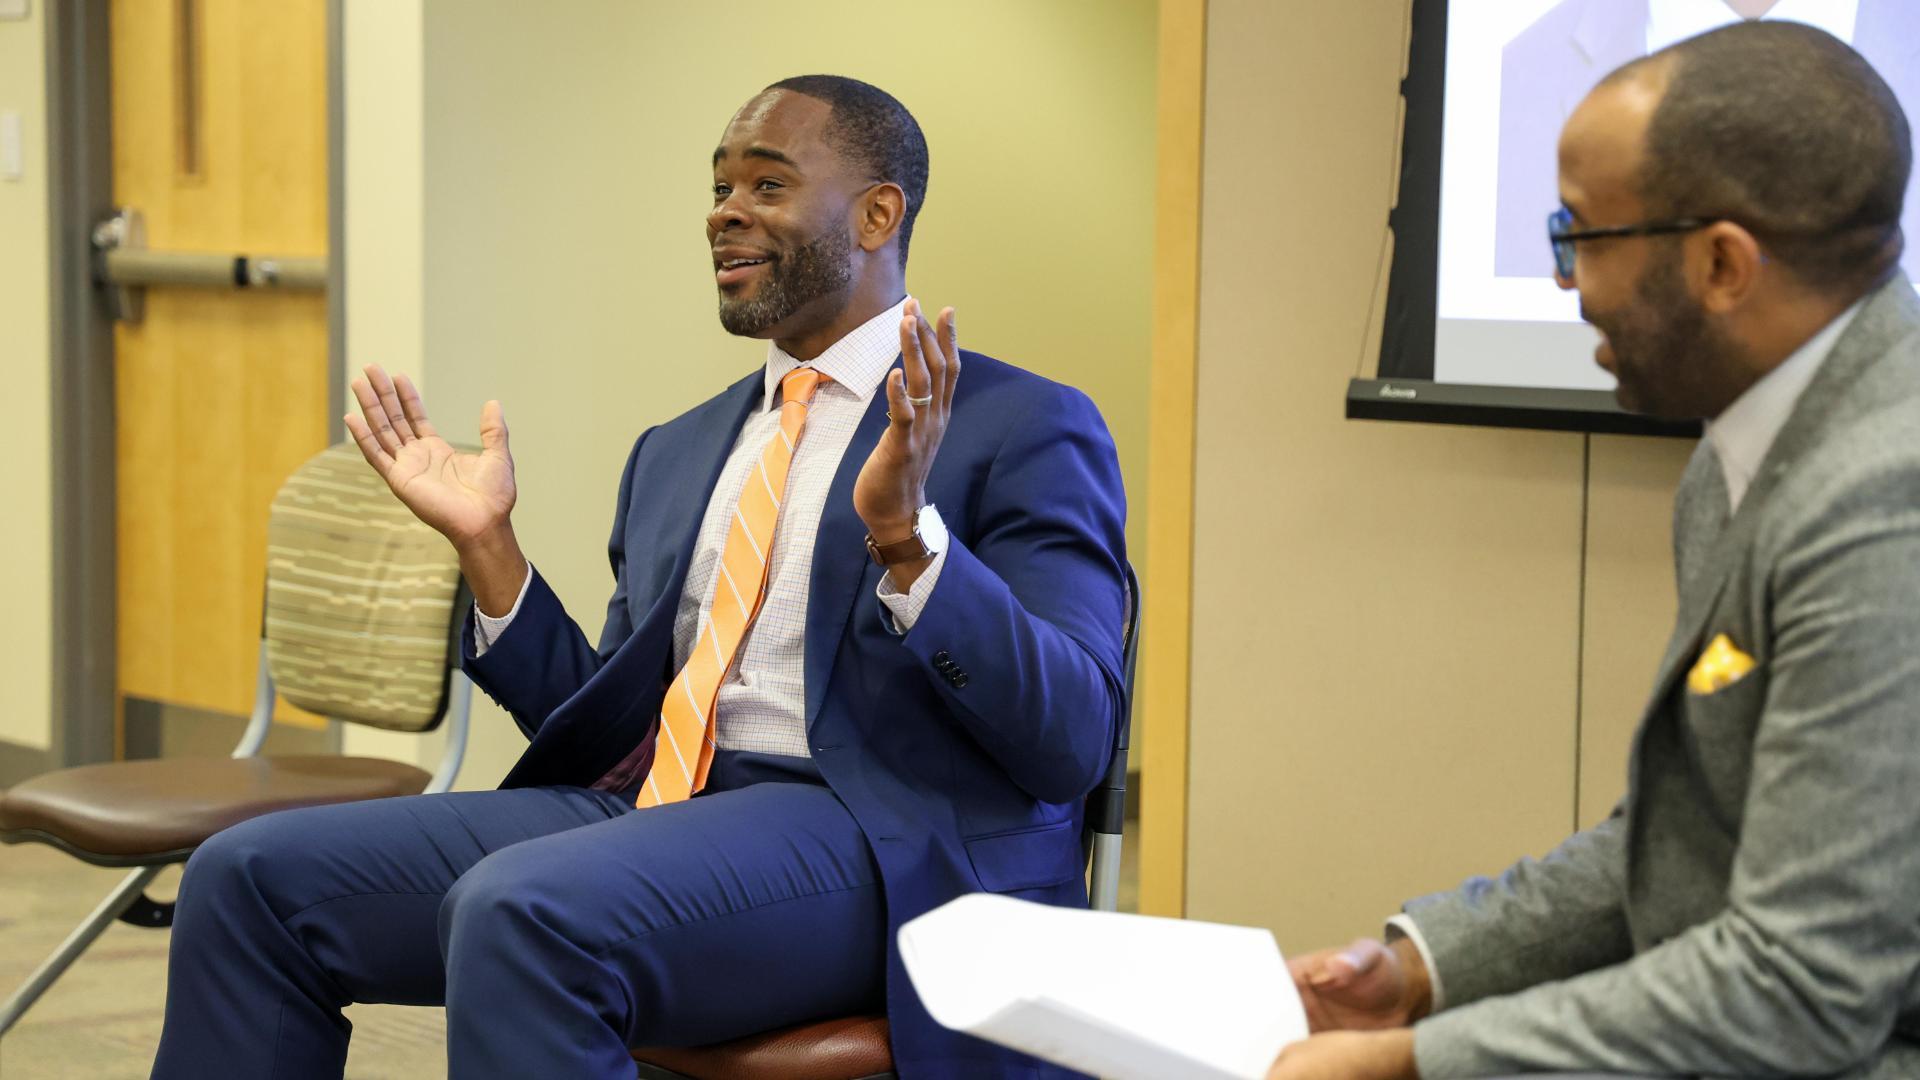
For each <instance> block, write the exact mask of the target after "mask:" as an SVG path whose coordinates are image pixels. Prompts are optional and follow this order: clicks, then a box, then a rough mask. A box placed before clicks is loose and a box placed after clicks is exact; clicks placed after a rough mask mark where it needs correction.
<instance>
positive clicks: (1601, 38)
mask: <svg viewBox="0 0 1920 1080" xmlns="http://www.w3.org/2000/svg"><path fill="white" fill-rule="evenodd" d="M1763 17H1764V18H1768V19H1786V20H1788V21H1798V22H1806V23H1810V24H1812V25H1815V26H1818V27H1820V28H1821V29H1823V30H1826V31H1827V32H1828V33H1831V34H1833V35H1834V36H1836V37H1838V38H1840V39H1841V40H1843V41H1850V42H1852V44H1853V47H1854V48H1855V49H1858V50H1859V51H1860V54H1861V55H1862V56H1864V57H1866V59H1867V62H1868V63H1869V64H1872V65H1873V67H1874V70H1875V71H1878V72H1879V73H1880V77H1881V78H1883V79H1885V80H1886V81H1887V84H1888V85H1889V86H1891V87H1892V88H1893V92H1894V96H1895V97H1897V98H1899V99H1900V104H1901V105H1902V106H1903V107H1904V108H1905V109H1906V111H1907V113H1908V115H1920V4H1917V3H1913V2H1912V0H1562V2H1561V3H1559V4H1556V5H1555V6H1554V7H1553V8H1552V10H1550V11H1548V12H1547V13H1546V14H1545V15H1542V16H1541V17H1540V18H1539V20H1538V21H1536V22H1534V23H1533V25H1531V26H1529V27H1527V28H1526V29H1525V30H1523V31H1521V32H1520V34H1519V35H1518V36H1516V37H1515V38H1514V39H1513V40H1512V41H1510V42H1508V43H1507V46H1506V48H1505V49H1503V50H1502V51H1501V54H1500V148H1499V155H1500V166H1499V194H1498V204H1497V207H1496V209H1495V211H1494V213H1495V224H1494V273H1495V274H1497V275H1498V276H1500V277H1538V278H1550V277H1552V276H1553V260H1552V258H1551V257H1549V255H1548V254H1547V245H1546V244H1545V243H1544V242H1543V241H1542V240H1541V237H1542V236H1543V235H1545V233H1546V227H1547V226H1546V221H1547V214H1548V213H1549V212H1551V211H1552V210H1553V209H1555V208H1556V207H1558V206H1559V205H1560V201H1559V200H1560V195H1559V189H1558V186H1557V184H1556V181H1555V176H1554V144H1555V143H1556V142H1557V141H1558V140H1559V138H1560V129H1561V127H1562V126H1563V125H1564V124H1565V123H1566V122H1567V118H1568V117H1569V116H1572V115H1573V110H1574V107H1575V106H1577V105H1579V104H1580V102H1581V100H1582V99H1584V98H1585V97H1586V96H1587V92H1588V91H1589V90H1592V89H1593V88H1594V86H1595V85H1596V84H1598V83H1599V81H1600V80H1601V78H1602V77H1604V76H1605V75H1606V74H1607V73H1608V72H1610V71H1612V70H1614V69H1615V68H1618V67H1620V66H1621V65H1622V64H1625V63H1626V62H1627V61H1629V60H1633V59H1635V58H1638V57H1641V56H1645V55H1647V54H1648V53H1651V52H1656V51H1658V50H1659V49H1662V48H1665V47H1666V46H1668V45H1672V44H1674V43H1675V42H1677V41H1679V40H1681V39H1682V38H1685V37H1691V36H1693V35H1694V34H1697V33H1702V32H1705V31H1707V30H1711V29H1713V28H1714V27H1715V26H1718V25H1723V24H1726V23H1730V22H1733V21H1734V20H1736V19H1758V18H1763ZM1902 224H1903V225H1904V227H1905V229H1906V233H1907V235H1908V236H1920V198H1915V197H1913V196H1911V195H1909V197H1908V199H1907V212H1906V219H1905V221H1904V222H1903V223H1902ZM1903 265H1904V267H1905V269H1906V272H1907V276H1909V277H1912V278H1916V279H1920V245H1916V246H1915V247H1913V248H1911V249H1909V250H1908V252H1907V254H1906V257H1905V260H1904V263H1903Z"/></svg>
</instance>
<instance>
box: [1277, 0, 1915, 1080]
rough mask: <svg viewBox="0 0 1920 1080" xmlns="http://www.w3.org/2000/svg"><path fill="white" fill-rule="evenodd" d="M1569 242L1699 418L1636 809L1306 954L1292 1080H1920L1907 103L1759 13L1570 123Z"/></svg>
mask: <svg viewBox="0 0 1920 1080" xmlns="http://www.w3.org/2000/svg"><path fill="white" fill-rule="evenodd" d="M1559 158H1560V196H1561V199H1562V201H1563V202H1564V203H1565V208H1566V210H1567V214H1566V215H1564V216H1563V217H1562V218H1561V220H1560V221H1559V222H1557V223H1556V226H1555V229H1554V234H1555V237H1554V241H1553V246H1554V248H1555V249H1556V255H1557V256H1558V264H1557V268H1558V273H1559V277H1560V281H1561V284H1562V286H1564V287H1567V288H1578V289H1579V290H1580V302H1581V308H1582V313H1583V315H1584V316H1585V318H1586V319H1587V320H1588V321H1589V322H1591V323H1592V324H1593V325H1594V326H1595V327H1597V328H1598V329H1599V330H1600V331H1601V334H1602V337H1603V343H1602V344H1601V346H1600V347H1599V349H1598V351H1597V354H1596V359H1597V360H1598V362H1599V363H1600V365H1601V366H1602V367H1604V368H1606V369H1607V370H1609V371H1611V372H1613V373H1614V374H1615V375H1617V376H1618V379H1619V391H1618V395H1619V400H1620V402H1621V404H1622V405H1624V406H1626V407H1628V408H1632V409H1635V410H1639V411H1643V412H1647V413H1652V414H1655V415H1659V416H1668V417H1700V418H1703V419H1705V420H1706V421H1707V436H1706V438H1705V439H1704V440H1702V441H1701V443H1700V446H1699V449H1698V451H1697V452H1696V453H1695V455H1694V458H1693V461H1692V463H1691V464H1690V465H1689V466H1688V468H1687V471H1686V474H1685V476H1684V478H1683V479H1682V480H1681V483H1680V489H1679V492H1678V497H1677V499H1676V506H1675V511H1674V549H1675V550H1674V561H1675V569H1676V578H1677V585H1678V590H1679V617H1678V621H1677V625H1676V626H1675V629H1674V632H1673V636H1672V638H1671V639H1670V641H1669V644H1668V646H1667V650H1666V656H1665V658H1664V659H1663V661H1662V662H1661V664H1660V668H1659V672H1658V674H1657V675H1656V677H1655V679H1654V684H1653V692H1652V694H1651V696H1650V698H1649V699H1648V704H1647V706H1646V710H1645V712H1644V714H1643V716H1642V718H1641V722H1640V728H1639V731H1638V734H1637V736H1636V738H1635V741H1634V748H1633V755H1632V762H1631V765H1630V768H1629V772H1628V777H1627V793H1626V797H1625V798H1624V799H1623V800H1622V801H1621V802H1620V804H1619V806H1618V808H1617V809H1616V810H1615V812H1614V814H1613V816H1612V817H1610V818H1609V819H1608V820H1606V821H1605V822H1603V823H1601V824H1600V825H1599V826H1597V827H1595V828H1593V829H1589V830H1587V831H1585V832H1582V833H1579V834H1578V835H1575V836H1574V837H1572V838H1571V839H1569V840H1567V841H1566V842H1565V843H1564V844H1562V845H1561V846H1560V847H1559V848H1558V849H1556V850H1555V851H1554V852H1553V853H1552V854H1550V855H1548V856H1547V857H1546V858H1544V859H1541V860H1538V861H1534V860H1523V861H1521V862H1520V863H1518V864H1516V865H1515V866H1513V867H1512V868H1511V869H1509V870H1507V871H1506V872H1505V873H1504V874H1502V875H1501V876H1500V877H1498V878H1497V879H1495V880H1486V879H1475V880H1472V881H1469V882H1467V883H1466V884H1465V885H1462V886H1461V887H1459V888H1458V889H1456V890H1454V891H1452V892H1446V893H1439V894H1436V895H1433V896H1427V897H1423V898H1421V899H1418V900H1414V901H1412V902H1411V903H1409V904H1407V905H1406V908H1405V911H1404V914H1402V915H1400V916H1396V917H1395V918H1394V920H1392V923H1391V924H1390V926H1389V930H1388V933H1387V935H1386V937H1387V940H1386V941H1384V942H1381V941H1372V940H1363V941H1359V942H1355V943H1353V944H1352V945H1349V946H1346V947H1344V948H1338V949H1328V950H1324V951H1321V952H1317V953H1312V954H1309V955H1306V956H1302V957H1300V958H1298V959H1297V960H1296V961H1295V962H1294V968H1293V970H1294V977H1295V981H1296V983H1297V984H1298V985H1299V987H1300V990H1301V994H1302V996H1303V997H1304V998H1305V1001H1306V1005H1307V1010H1308V1015H1309V1019H1310V1021H1311V1022H1312V1024H1313V1026H1314V1028H1315V1030H1316V1031H1318V1032H1320V1034H1316V1035H1314V1036H1313V1037H1312V1038H1310V1039H1308V1040H1306V1041H1304V1042H1302V1043H1300V1044H1298V1045H1296V1046H1294V1047H1292V1048H1289V1049H1288V1050H1286V1051H1285V1052H1283V1053H1282V1054H1281V1056H1280V1058H1279V1060H1278V1061H1277V1062H1276V1063H1275V1065H1274V1067H1273V1070H1272V1074H1271V1075H1272V1078H1273V1080H1304V1078H1307V1077H1323V1076H1324V1077H1335V1076H1338V1077H1349V1078H1362V1080H1364V1078H1368V1077H1378V1078H1389V1077H1414V1076H1419V1077H1425V1078H1427V1080H1441V1078H1444V1077H1467V1076H1495V1075H1506V1074H1517V1073H1540V1072H1562V1073H1579V1072H1587V1073H1592V1072H1600V1073H1608V1074H1630V1075H1663V1076H1676V1075H1679V1076H1699V1075H1706V1076H1739V1077H1763V1076H1764V1077H1771V1076H1835V1075H1843V1076H1848V1077H1895V1076H1899V1077H1916V1076H1920V301H1916V298H1915V295H1914V288H1913V286H1912V284H1910V283H1909V281H1908V280H1907V278H1906V277H1905V275H1903V274H1902V273H1901V272H1900V271H1899V269H1898V265H1899V260H1900V255H1901V250H1902V246H1903V240H1902V236H1901V229H1900V218H1901V204H1902V199H1903V194H1904V192H1905V190H1906V186H1907V178H1908V173H1909V171H1910V165H1911V149H1910V137H1909V131H1908V126H1907V121H1906V118H1905V116H1904V115H1903V114H1902V113H1901V110H1900V106H1899V104H1898V103H1897V101H1896V100H1895V98H1894V95H1893V94H1892V93H1891V92H1890V91H1889V90H1888V88H1887V85H1886V84H1885V83H1884V82H1883V81H1882V80H1881V79H1880V77H1879V76H1878V75H1876V74H1874V72H1873V70H1872V69H1871V68H1870V67H1869V66H1868V65H1867V64H1866V63H1865V62H1864V61H1862V60H1861V58H1860V57H1859V55H1858V54H1857V53H1855V52H1854V51H1853V50H1852V49H1851V48H1849V47H1848V46H1847V45H1845V44H1844V43H1842V42H1840V41H1838V40H1837V39H1835V38H1833V37H1831V36H1829V35H1827V34H1826V33H1824V32H1822V31H1819V30H1816V29H1813V28H1811V27H1807V26H1802V25H1797V24H1793V23H1786V22H1760V23H1746V24H1740V25H1735V26H1732V27H1728V28H1726V29H1723V30H1716V31H1713V32H1711V33H1708V34H1705V35H1702V36H1700V37H1696V38H1692V39H1689V40H1687V41H1684V42H1682V43H1680V44H1678V45H1675V46H1673V47H1671V48H1669V49H1666V50H1663V51H1662V52H1659V53H1656V54H1654V55H1653V56H1651V57H1648V58H1645V59H1642V60H1639V61H1635V62H1634V63H1631V64H1629V65H1627V66H1626V67H1624V68H1622V69H1620V70H1619V71H1617V72H1615V73H1614V74H1613V75H1611V76H1609V77H1608V78H1607V79H1606V80H1605V81H1604V82H1602V83H1601V84H1600V85H1599V86H1598V87H1597V88H1595V90H1594V91H1593V93H1592V94H1591V95H1589V96H1588V97H1587V99H1586V100H1585V101H1584V102H1583V103H1582V104H1581V106H1580V107H1579V109H1578V110H1577V111H1576V112H1575V113H1574V115H1573V116H1572V117H1571V118H1570V119H1569V120H1568V122H1567V126H1566V129H1565V131H1564V132H1563V134H1562V136H1561V140H1560V150H1559Z"/></svg>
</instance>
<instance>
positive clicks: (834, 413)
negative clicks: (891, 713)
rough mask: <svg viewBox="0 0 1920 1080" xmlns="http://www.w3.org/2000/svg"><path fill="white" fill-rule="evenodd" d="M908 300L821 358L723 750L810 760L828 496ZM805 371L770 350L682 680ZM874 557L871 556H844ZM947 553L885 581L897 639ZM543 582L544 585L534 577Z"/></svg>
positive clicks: (727, 692) (703, 529) (684, 627)
mask: <svg viewBox="0 0 1920 1080" xmlns="http://www.w3.org/2000/svg"><path fill="white" fill-rule="evenodd" d="M905 306H906V299H905V298H902V299H901V301H900V303H898V304H895V305H894V306H893V307H891V308H888V309H887V310H886V311H883V312H881V313H880V314H878V315H875V316H874V317H873V318H871V319H868V320H867V321H866V322H864V323H862V324H861V325H860V327H859V328H858V329H856V330H854V331H853V332H851V333H849V334H848V335H847V336H846V337H843V338H841V339H840V340H839V341H836V342H834V343H833V345H832V346H830V347H829V348H828V349H827V351H825V352H823V353H821V354H820V355H819V356H817V357H815V358H814V359H813V361H812V366H813V368H814V369H815V370H817V371H819V372H820V373H821V374H822V375H824V376H826V378H827V379H828V380H831V381H823V382H822V383H821V384H820V388H819V389H818V390H816V391H814V396H813V402H812V404H811V405H810V406H809V407H808V410H807V424H806V427H805V428H803V429H802V430H801V433H800V444H799V445H798V446H797V447H795V448H794V454H793V463H792V465H791V466H790V467H789V468H788V471H787V490H786V500H785V502H784V503H783V504H782V505H781V508H780V517H779V521H778V523H777V524H776V525H775V527H774V534H773V551H772V559H771V562H770V563H769V564H768V567H767V597H766V600H765V602H764V603H763V604H762V605H761V607H760V614H759V616H758V617H757V618H755V619H754V622H753V625H752V626H751V627H748V629H747V635H746V637H745V638H744V639H743V640H742V641H741V643H740V649H739V652H738V653H737V654H736V655H735V658H734V663H733V667H732V669H731V670H729V671H728V672H727V677H726V679H725V680H724V681H723V682H722V683H721V684H720V696H719V698H718V700H717V702H716V704H715V706H714V743H715V744H716V745H717V746H719V747H720V748H721V749H723V750H752V751H758V752H760V753H764V754H786V755H790V756H794V757H806V756H808V749H807V718H806V700H807V694H806V647H805V646H806V641H805V637H806V627H807V588H808V585H809V583H810V581H811V579H812V574H813V542H814V536H815V534H816V533H818V531H819V528H820V514H821V512H822V511H823V510H824V509H825V508H826V503H827V489H828V487H830V486H831V485H832V484H833V477H834V474H835V473H836V472H837V471H839V468H840V459H841V458H843V457H845V456H846V452H847V445H848V444H849V443H850V442H852V441H853V433H854V429H855V428H857V427H858V426H859V424H860V419H861V417H863V416H865V415H866V412H867V408H868V406H869V405H870V404H871V402H872V401H873V395H874V394H875V393H879V392H882V391H881V385H882V383H883V382H884V381H885V379H886V376H887V371H888V370H889V369H890V368H891V367H892V366H893V360H894V357H896V356H898V355H899V353H900V319H901V316H902V313H903V311H904V309H905ZM799 366H800V361H798V360H795V359H794V358H793V357H791V356H788V355H787V354H786V353H785V352H783V351H782V350H781V349H780V347H779V346H778V345H774V344H771V343H769V344H768V345H767V367H766V373H765V379H766V392H765V394H764V395H763V396H762V398H761V401H760V405H759V407H758V408H757V409H755V410H754V412H753V413H751V414H750V415H749V416H748V417H747V422H746V423H745V424H743V425H741V428H740V434H739V436H738V437H737V438H735V440H734V444H733V451H732V452H731V453H730V454H729V455H728V457H727V463H726V466H725V467H724V468H722V469H721V471H720V481H719V485H718V486H717V487H715V488H714V489H713V496H712V497H711V498H710V499H709V500H708V502H707V511H706V515H705V516H704V517H703V518H702V519H701V522H700V534H699V537H698V539H696V540H695V541H694V549H693V565H692V566H691V567H689V568H688V570H687V581H686V585H685V587H684V588H683V589H682V590H681V593H680V606H679V610H678V612H677V614H676V615H675V617H674V621H673V663H674V669H675V670H676V671H677V670H679V668H680V667H681V666H682V665H684V664H685V663H686V662H687V653H688V651H689V650H690V649H692V647H693V644H694V642H696V641H698V640H699V636H700V631H701V629H702V628H703V627H704V626H705V625H706V620H707V619H708V618H709V617H710V616H709V613H708V609H709V608H710V607H711V606H712V604H713V589H714V582H715V577H716V576H717V575H718V573H719V568H720V550H721V548H722V547H723V546H724V545H725V544H726V542H727V524H728V522H729V521H731V520H732V518H733V511H734V507H735V506H736V505H737V504H738V503H739V502H740V490H741V488H742V487H744V486H745V485H746V482H747V478H748V477H749V476H750V475H751V474H752V471H753V465H754V462H755V461H757V460H758V459H759V456H760V449H761V447H763V446H765V445H766V442H767V440H768V439H771V438H773V436H774V433H775V432H776V431H778V430H779V429H780V410H779V401H778V395H779V391H780V380H781V379H782V378H784V377H786V375H787V373H788V372H790V371H792V370H793V369H794V368H796V367H799ZM840 554H841V555H843V556H844V557H853V555H855V554H857V555H858V557H860V558H862V559H864V558H866V557H867V554H866V552H865V551H864V550H862V551H860V552H857V553H840ZM946 559H947V557H946V553H945V552H942V553H941V554H940V555H938V556H936V557H935V558H934V561H933V565H932V566H930V567H928V568H927V569H926V571H925V572H924V573H922V574H921V575H920V576H919V578H917V579H916V580H915V581H914V583H913V588H912V590H911V591H910V592H906V593H900V592H896V591H895V590H894V589H893V587H892V581H893V579H892V578H891V577H890V576H888V575H882V576H881V578H880V587H879V598H880V601H881V603H883V604H884V605H885V606H886V613H887V614H890V615H891V617H892V618H891V622H890V624H889V628H890V629H894V630H895V631H896V632H898V633H902V634H904V633H905V632H906V631H908V630H910V629H912V627H913V624H914V621H915V620H916V619H918V618H919V616H920V612H921V611H922V610H923V609H924V608H925V607H926V604H927V598H928V597H929V596H931V595H932V594H933V587H934V584H935V583H936V582H937V581H938V579H939V576H940V568H941V567H942V566H944V565H946ZM528 580H529V581H530V580H532V575H531V574H529V575H528ZM525 598H526V587H525V586H524V585H523V586H522V587H521V589H520V598H519V599H516V600H515V601H514V604H513V608H512V610H510V611H508V612H507V614H506V615H505V616H503V617H501V618H497V619H496V618H493V617H491V616H489V615H487V614H486V613H485V612H482V611H480V610H479V609H478V607H476V608H475V609H474V610H475V614H476V616H477V618H475V619H474V638H475V641H474V646H475V647H474V651H475V653H476V654H479V653H484V652H486V650H487V647H488V646H489V645H491V644H492V643H494V642H495V641H498V640H500V635H501V634H502V633H503V632H505V630H506V628H507V625H508V624H509V623H511V622H512V621H513V617H514V616H515V615H516V614H518V613H519V611H520V602H521V600H524V599H525Z"/></svg>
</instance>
